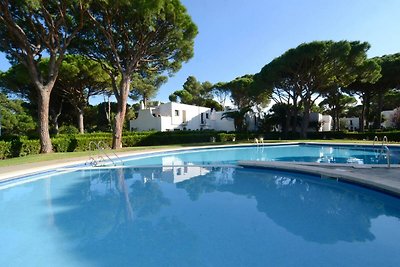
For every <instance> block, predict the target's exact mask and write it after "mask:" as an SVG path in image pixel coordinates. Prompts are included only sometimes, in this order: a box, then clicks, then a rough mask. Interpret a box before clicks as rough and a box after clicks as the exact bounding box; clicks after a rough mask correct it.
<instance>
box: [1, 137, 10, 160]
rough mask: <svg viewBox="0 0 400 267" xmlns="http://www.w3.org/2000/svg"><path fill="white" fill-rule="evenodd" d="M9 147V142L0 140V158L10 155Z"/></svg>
mask: <svg viewBox="0 0 400 267" xmlns="http://www.w3.org/2000/svg"><path fill="white" fill-rule="evenodd" d="M11 148H12V143H11V142H6V141H0V159H6V158H10V157H11V156H12V151H11Z"/></svg>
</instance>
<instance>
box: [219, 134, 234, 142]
mask: <svg viewBox="0 0 400 267" xmlns="http://www.w3.org/2000/svg"><path fill="white" fill-rule="evenodd" d="M233 140H236V134H233V133H229V134H228V133H219V134H218V136H217V141H219V142H228V141H233Z"/></svg>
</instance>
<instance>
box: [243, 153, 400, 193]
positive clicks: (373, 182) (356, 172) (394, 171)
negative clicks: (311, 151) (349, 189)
mask: <svg viewBox="0 0 400 267" xmlns="http://www.w3.org/2000/svg"><path fill="white" fill-rule="evenodd" d="M238 165H239V166H242V167H250V168H265V169H279V170H286V171H294V172H302V173H309V174H316V175H320V176H321V177H327V178H328V177H330V178H334V179H338V180H342V181H346V182H350V183H355V184H359V185H362V186H366V187H369V188H372V189H376V190H379V191H383V192H386V193H390V194H393V195H395V196H398V197H400V164H393V165H391V167H390V168H388V167H387V166H386V165H376V164H375V165H374V164H371V165H360V164H332V163H310V162H276V161H239V162H238Z"/></svg>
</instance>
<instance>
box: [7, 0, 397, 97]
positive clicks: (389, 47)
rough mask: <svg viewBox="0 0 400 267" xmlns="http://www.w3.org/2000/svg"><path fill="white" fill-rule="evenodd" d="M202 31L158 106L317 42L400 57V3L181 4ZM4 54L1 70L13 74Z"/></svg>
mask: <svg viewBox="0 0 400 267" xmlns="http://www.w3.org/2000/svg"><path fill="white" fill-rule="evenodd" d="M181 1H182V3H183V4H184V5H185V6H186V8H187V10H188V12H189V14H190V15H191V17H192V19H193V21H194V22H195V23H196V25H197V26H198V28H199V34H198V36H197V38H196V40H195V54H194V57H193V58H192V59H191V60H190V61H189V62H188V63H186V64H184V65H183V67H182V69H181V70H180V71H179V72H178V73H176V74H175V75H174V77H172V78H169V81H168V82H167V83H166V84H165V85H163V86H162V87H161V88H160V91H159V93H158V95H157V97H156V99H155V100H160V101H164V102H166V101H168V95H169V94H171V93H172V92H173V91H175V90H179V89H181V88H182V85H183V83H184V82H185V80H186V78H187V77H188V76H189V75H193V76H195V77H196V78H197V79H198V80H199V81H201V82H203V81H210V82H212V83H216V82H220V81H230V80H232V79H234V78H236V77H238V76H242V75H245V74H254V73H257V72H258V71H260V69H261V68H262V67H263V66H264V65H265V64H267V63H269V62H270V61H271V60H272V59H274V58H275V57H278V56H280V55H281V54H282V53H284V52H285V51H286V50H288V49H290V48H293V47H296V46H297V45H299V44H300V43H303V42H310V41H314V40H335V41H339V40H361V41H367V42H369V43H370V44H371V49H370V50H369V53H368V54H369V56H370V57H373V56H381V55H384V54H392V53H397V52H400V20H399V14H400V13H399V12H400V1H399V0H379V1H378V0H330V1H328V0H181ZM8 66H9V65H8V63H7V60H6V59H5V57H4V55H3V54H0V70H3V71H4V70H6V69H7V68H8Z"/></svg>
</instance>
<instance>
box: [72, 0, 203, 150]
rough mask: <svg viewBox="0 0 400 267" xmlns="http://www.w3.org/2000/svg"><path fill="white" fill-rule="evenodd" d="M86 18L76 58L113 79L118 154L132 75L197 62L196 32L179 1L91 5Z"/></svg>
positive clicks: (172, 71) (160, 0)
mask: <svg viewBox="0 0 400 267" xmlns="http://www.w3.org/2000/svg"><path fill="white" fill-rule="evenodd" d="M88 17H89V19H90V22H89V23H87V24H86V25H85V27H84V29H83V31H81V32H80V33H79V36H80V40H79V42H76V43H75V52H78V53H83V54H85V55H86V56H88V57H90V58H92V59H94V60H97V61H98V62H100V63H101V64H102V66H103V68H104V69H105V70H106V71H107V73H108V75H109V76H110V78H111V82H112V88H113V92H114V95H115V97H116V99H117V104H118V105H117V106H118V108H117V114H116V118H115V127H114V138H113V148H120V147H121V146H122V139H121V138H122V127H123V122H124V118H125V113H126V103H127V99H128V96H129V92H130V90H131V81H132V75H133V74H134V73H137V72H140V71H147V70H150V71H154V72H157V73H162V72H168V73H170V74H172V73H174V72H176V71H177V70H179V69H180V68H181V66H182V63H183V62H185V61H188V60H189V59H190V58H191V57H192V56H193V45H194V38H195V36H196V35H197V27H196V25H195V24H194V23H193V22H192V20H191V18H190V16H189V15H188V13H187V11H186V9H185V7H184V6H183V5H182V4H181V3H180V1H179V0H154V1H123V0H121V1H114V0H113V1H108V0H104V1H93V2H92V5H91V7H90V10H89V12H88Z"/></svg>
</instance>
